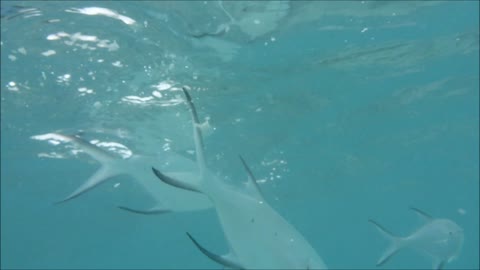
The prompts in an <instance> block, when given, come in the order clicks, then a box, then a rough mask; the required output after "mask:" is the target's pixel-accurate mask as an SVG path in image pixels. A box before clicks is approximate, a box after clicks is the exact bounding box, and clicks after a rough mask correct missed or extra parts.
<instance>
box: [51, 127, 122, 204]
mask: <svg viewBox="0 0 480 270" xmlns="http://www.w3.org/2000/svg"><path fill="white" fill-rule="evenodd" d="M55 134H56V135H58V136H61V137H62V138H63V139H64V140H65V141H67V142H71V143H73V144H74V145H75V146H77V147H78V148H80V149H81V150H83V151H84V152H85V153H87V154H88V155H89V156H91V157H92V158H94V159H95V160H97V161H98V162H100V164H101V167H100V169H98V170H97V171H96V172H95V173H94V174H93V175H92V176H90V178H88V179H87V181H85V182H84V183H83V184H82V185H80V186H79V187H78V188H77V189H76V190H75V191H73V192H72V193H71V194H70V195H68V196H67V197H65V198H64V199H62V200H60V201H57V202H55V203H54V204H59V203H63V202H66V201H69V200H71V199H73V198H76V197H78V196H80V195H82V194H84V193H85V192H87V191H89V190H91V189H92V188H94V187H96V186H98V185H99V184H101V183H103V182H105V181H106V180H108V179H109V178H112V177H114V176H117V175H121V174H126V173H127V172H126V171H124V170H123V169H122V166H121V164H119V163H121V162H123V160H122V159H120V158H119V157H115V156H113V155H112V154H111V153H109V152H107V151H105V150H103V149H100V148H99V147H97V146H95V145H93V144H91V143H89V142H87V141H85V140H83V139H81V138H79V137H75V136H67V135H62V134H58V133H55Z"/></svg>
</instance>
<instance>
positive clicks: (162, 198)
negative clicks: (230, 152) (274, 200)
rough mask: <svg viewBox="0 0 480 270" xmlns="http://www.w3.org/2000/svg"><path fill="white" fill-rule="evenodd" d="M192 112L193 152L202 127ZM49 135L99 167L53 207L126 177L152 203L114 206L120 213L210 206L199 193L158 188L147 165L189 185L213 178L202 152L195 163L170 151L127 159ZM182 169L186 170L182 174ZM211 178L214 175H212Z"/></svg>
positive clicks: (199, 143)
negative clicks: (149, 205)
mask: <svg viewBox="0 0 480 270" xmlns="http://www.w3.org/2000/svg"><path fill="white" fill-rule="evenodd" d="M184 92H185V93H186V97H187V98H188V100H187V101H188V102H189V103H190V104H193V103H192V100H191V97H190V95H188V92H186V90H185V89H184ZM192 113H193V114H192V117H193V119H194V123H195V126H194V134H195V135H196V136H194V138H195V140H194V143H195V149H202V148H203V138H202V135H201V129H202V124H199V119H198V116H197V115H196V112H195V111H192ZM49 135H50V136H54V137H55V138H56V139H58V140H60V141H64V142H68V143H72V144H73V145H75V146H76V147H77V148H79V149H81V150H83V151H84V152H85V153H86V154H88V155H89V156H90V157H92V158H93V159H95V160H96V161H98V162H99V163H100V165H101V166H100V168H99V169H98V170H97V171H96V172H95V173H94V174H93V175H92V176H91V177H90V178H88V179H87V180H86V181H85V182H83V183H82V184H81V185H80V186H79V187H78V188H76V189H75V190H74V191H73V192H71V193H70V194H69V195H68V196H66V197H65V198H63V199H61V200H59V201H57V202H55V204H59V203H64V202H67V201H70V200H72V199H74V198H77V197H79V196H81V195H83V194H85V193H87V192H88V191H90V190H92V189H94V188H95V187H97V186H98V185H100V184H102V183H104V182H106V181H108V180H109V179H112V178H114V177H116V176H119V175H128V176H130V177H131V178H133V179H134V180H135V181H137V182H138V183H139V184H140V186H141V187H142V188H143V190H144V191H145V192H146V193H148V194H149V196H150V197H151V198H152V199H153V200H154V203H153V205H152V206H151V207H149V208H147V209H136V208H132V207H128V206H123V205H119V206H117V207H118V208H120V209H122V210H126V211H130V212H132V213H137V214H145V215H150V214H163V213H168V212H181V211H197V210H206V209H209V208H212V207H213V204H212V202H211V200H210V199H208V197H207V196H205V195H203V194H200V193H196V192H192V191H188V190H181V189H178V188H175V187H171V186H168V185H159V184H158V179H157V178H156V177H155V176H154V175H153V174H152V172H151V166H152V165H154V164H155V165H156V166H159V168H162V170H166V171H168V172H169V174H170V175H172V176H175V177H178V178H182V179H185V180H186V181H191V182H196V181H199V180H198V179H197V178H199V177H201V175H204V174H205V173H209V175H210V176H212V175H213V173H211V172H209V171H208V168H206V166H205V158H204V156H203V152H201V153H198V152H197V155H196V161H197V162H195V161H193V160H191V159H189V158H186V157H184V156H182V155H180V154H177V153H174V152H169V153H165V154H162V155H158V156H147V155H137V154H133V155H132V156H131V157H128V158H121V157H119V156H116V155H113V154H112V153H111V152H109V151H106V150H103V149H101V148H100V147H98V146H96V145H94V144H92V143H90V142H88V141H86V140H84V139H82V138H80V137H78V136H72V135H64V134H60V133H51V134H49ZM185 169H187V170H186V171H185ZM213 177H217V176H216V175H213Z"/></svg>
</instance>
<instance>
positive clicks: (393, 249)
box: [368, 219, 404, 266]
mask: <svg viewBox="0 0 480 270" xmlns="http://www.w3.org/2000/svg"><path fill="white" fill-rule="evenodd" d="M368 222H370V223H372V224H373V225H375V227H376V228H377V230H378V231H379V232H380V233H381V234H382V235H383V236H384V237H385V238H387V239H388V240H389V241H390V246H389V247H388V248H387V249H386V250H385V251H384V252H383V254H382V256H381V257H380V259H378V261H377V266H382V265H383V264H385V263H386V262H387V261H388V260H390V258H391V257H392V256H393V255H395V254H396V253H397V252H398V251H399V250H400V249H402V248H403V247H404V241H403V239H402V238H400V237H397V236H394V235H393V234H392V233H391V232H390V231H388V230H387V229H385V228H384V227H383V226H382V225H380V224H378V223H377V222H376V221H374V220H372V219H369V220H368Z"/></svg>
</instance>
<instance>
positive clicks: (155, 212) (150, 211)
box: [117, 206, 171, 215]
mask: <svg viewBox="0 0 480 270" xmlns="http://www.w3.org/2000/svg"><path fill="white" fill-rule="evenodd" d="M117 207H118V208H119V209H122V210H125V211H127V212H131V213H135V214H142V215H158V214H166V213H170V212H171V210H169V209H165V208H158V207H154V208H150V209H146V210H140V209H134V208H130V207H126V206H117Z"/></svg>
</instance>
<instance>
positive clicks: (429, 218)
mask: <svg viewBox="0 0 480 270" xmlns="http://www.w3.org/2000/svg"><path fill="white" fill-rule="evenodd" d="M410 209H411V210H413V211H415V213H417V214H418V215H419V216H420V217H421V218H422V219H423V220H425V221H427V222H428V221H432V220H433V217H432V216H431V215H429V214H427V213H426V212H425V211H422V210H420V209H418V208H416V207H410Z"/></svg>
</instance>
